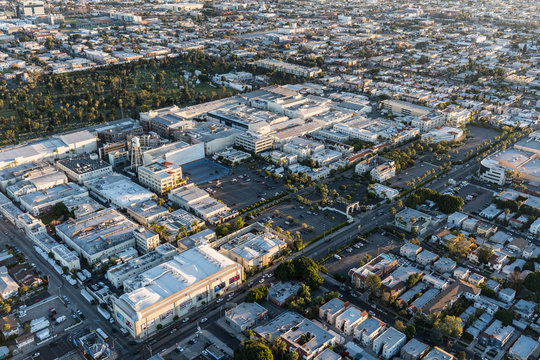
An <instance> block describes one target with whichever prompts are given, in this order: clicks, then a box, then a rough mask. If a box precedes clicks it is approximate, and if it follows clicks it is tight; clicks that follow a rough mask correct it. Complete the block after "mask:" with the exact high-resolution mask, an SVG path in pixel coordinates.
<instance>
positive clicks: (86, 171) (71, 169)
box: [56, 154, 112, 184]
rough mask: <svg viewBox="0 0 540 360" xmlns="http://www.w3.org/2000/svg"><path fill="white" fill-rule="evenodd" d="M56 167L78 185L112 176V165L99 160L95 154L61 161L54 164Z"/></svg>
mask: <svg viewBox="0 0 540 360" xmlns="http://www.w3.org/2000/svg"><path fill="white" fill-rule="evenodd" d="M56 167H57V168H58V169H59V170H61V171H63V172H65V173H66V175H67V176H68V177H69V178H70V179H71V180H73V181H75V182H77V183H79V184H83V183H84V182H85V181H86V180H91V179H96V178H100V177H104V176H108V175H110V174H112V165H110V164H108V163H106V162H105V161H103V160H100V159H99V158H98V157H97V155H95V154H94V155H91V156H79V157H75V158H70V159H61V160H58V161H57V162H56Z"/></svg>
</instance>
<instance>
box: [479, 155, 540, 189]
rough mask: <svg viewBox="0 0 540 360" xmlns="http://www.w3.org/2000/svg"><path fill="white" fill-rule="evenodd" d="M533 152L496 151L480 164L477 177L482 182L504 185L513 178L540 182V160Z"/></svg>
mask: <svg viewBox="0 0 540 360" xmlns="http://www.w3.org/2000/svg"><path fill="white" fill-rule="evenodd" d="M538 156H539V155H538V154H537V153H535V152H529V151H524V150H519V149H517V148H512V149H506V150H501V151H498V152H496V153H494V154H491V155H489V156H487V157H486V158H484V159H483V160H482V161H481V162H480V168H479V169H478V177H479V178H480V179H481V180H482V181H486V182H491V183H493V184H496V185H501V186H502V185H505V184H508V183H510V182H511V181H512V178H513V177H514V176H517V175H519V177H520V179H523V180H528V181H533V182H540V159H539V158H538Z"/></svg>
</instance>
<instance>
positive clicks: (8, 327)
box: [2, 323, 11, 332]
mask: <svg viewBox="0 0 540 360" xmlns="http://www.w3.org/2000/svg"><path fill="white" fill-rule="evenodd" d="M10 329H11V325H9V324H8V323H5V324H4V326H3V327H2V331H3V332H8V331H9V330H10Z"/></svg>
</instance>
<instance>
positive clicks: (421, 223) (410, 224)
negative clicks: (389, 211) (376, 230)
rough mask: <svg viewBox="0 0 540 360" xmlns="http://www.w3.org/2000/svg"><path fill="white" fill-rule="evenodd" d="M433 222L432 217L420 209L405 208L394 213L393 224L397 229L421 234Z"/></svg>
mask: <svg viewBox="0 0 540 360" xmlns="http://www.w3.org/2000/svg"><path fill="white" fill-rule="evenodd" d="M433 224H434V219H433V218H432V217H431V216H430V215H428V214H425V213H423V212H421V211H418V210H415V209H411V208H405V209H403V210H401V211H400V212H399V213H397V214H396V216H395V217H394V221H393V225H394V226H395V227H397V228H398V229H401V230H405V231H407V232H410V233H413V234H418V235H422V234H424V233H425V232H426V231H427V230H428V228H429V226H431V225H433Z"/></svg>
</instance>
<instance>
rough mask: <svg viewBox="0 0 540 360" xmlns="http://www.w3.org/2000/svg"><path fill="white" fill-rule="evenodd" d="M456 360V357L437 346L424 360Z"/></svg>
mask: <svg viewBox="0 0 540 360" xmlns="http://www.w3.org/2000/svg"><path fill="white" fill-rule="evenodd" d="M426 359H427V360H454V359H455V358H454V356H453V355H452V354H450V353H448V352H446V351H444V350H443V349H441V348H438V347H437V346H435V347H434V348H433V349H432V350H431V351H430V352H429V353H428V354H427V355H426V357H425V358H424V359H423V360H426Z"/></svg>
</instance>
